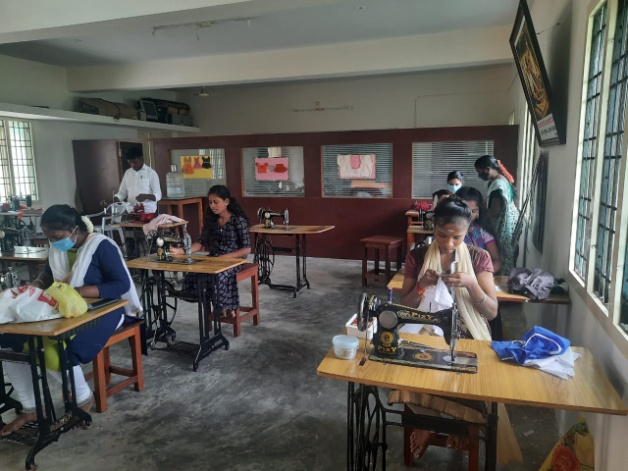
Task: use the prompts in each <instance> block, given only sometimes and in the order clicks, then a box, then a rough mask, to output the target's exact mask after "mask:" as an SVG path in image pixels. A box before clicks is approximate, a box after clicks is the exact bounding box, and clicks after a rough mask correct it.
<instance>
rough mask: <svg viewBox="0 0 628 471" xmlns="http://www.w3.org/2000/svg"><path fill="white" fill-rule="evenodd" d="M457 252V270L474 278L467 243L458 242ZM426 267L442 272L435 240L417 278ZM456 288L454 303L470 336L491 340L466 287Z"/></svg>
mask: <svg viewBox="0 0 628 471" xmlns="http://www.w3.org/2000/svg"><path fill="white" fill-rule="evenodd" d="M456 252H457V253H458V271H459V272H464V273H467V274H469V275H471V276H472V277H474V278H476V276H475V272H474V271H473V262H472V261H471V255H470V254H469V249H468V248H467V244H460V245H459V246H458V248H457V249H456ZM428 269H432V270H435V271H437V272H438V273H442V271H443V269H442V267H441V264H440V249H439V248H438V243H437V242H436V241H434V242H432V245H430V247H429V248H428V249H427V253H426V254H425V261H424V262H423V267H421V272H420V273H419V280H420V279H421V277H423V275H425V272H426V271H427V270H428ZM455 290H456V303H457V305H458V312H459V313H460V316H461V317H462V319H463V320H464V322H465V324H466V326H467V329H469V332H470V333H471V336H472V337H473V338H474V339H475V340H491V332H490V330H489V328H488V324H487V322H486V320H485V319H484V317H482V314H480V312H479V311H478V310H477V309H475V306H474V305H473V301H472V300H471V296H470V295H469V292H468V291H467V289H466V288H455Z"/></svg>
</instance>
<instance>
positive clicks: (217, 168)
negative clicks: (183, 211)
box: [164, 149, 227, 198]
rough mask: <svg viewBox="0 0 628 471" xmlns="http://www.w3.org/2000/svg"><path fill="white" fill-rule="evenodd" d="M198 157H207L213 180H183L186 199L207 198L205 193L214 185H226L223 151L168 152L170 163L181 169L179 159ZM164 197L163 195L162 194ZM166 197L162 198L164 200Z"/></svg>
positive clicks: (193, 150)
mask: <svg viewBox="0 0 628 471" xmlns="http://www.w3.org/2000/svg"><path fill="white" fill-rule="evenodd" d="M184 156H200V157H209V163H210V164H211V166H212V169H213V171H214V174H213V178H184V179H183V187H184V191H185V196H186V197H193V196H207V191H208V190H209V189H210V188H211V187H212V186H214V185H227V172H226V170H225V150H224V149H175V150H171V151H170V163H171V164H174V165H176V166H177V169H178V170H179V172H181V171H182V170H183V169H182V168H181V157H184ZM164 195H165V193H164ZM165 197H166V196H164V198H165Z"/></svg>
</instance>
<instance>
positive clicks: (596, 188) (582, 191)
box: [571, 0, 628, 338]
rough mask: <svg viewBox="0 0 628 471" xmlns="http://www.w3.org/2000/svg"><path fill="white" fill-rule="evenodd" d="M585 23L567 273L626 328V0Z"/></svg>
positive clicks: (600, 8)
mask: <svg viewBox="0 0 628 471" xmlns="http://www.w3.org/2000/svg"><path fill="white" fill-rule="evenodd" d="M589 22H590V24H589V35H588V49H587V51H588V56H587V57H586V63H585V83H584V87H583V95H584V99H583V107H582V112H581V114H582V116H581V125H580V128H581V130H580V133H581V134H580V141H581V142H580V143H581V151H580V156H579V161H578V172H577V176H578V181H577V187H576V188H577V196H578V199H577V201H576V207H575V208H574V213H575V215H576V221H575V223H574V227H573V236H572V251H571V272H572V274H574V276H576V277H577V278H578V279H579V280H580V282H581V283H582V285H583V286H584V288H585V289H586V291H587V292H588V293H590V297H591V298H592V299H594V300H597V304H598V306H600V309H599V310H600V311H601V312H602V313H603V314H604V315H605V316H607V317H608V319H609V321H608V322H609V327H610V326H612V327H613V328H616V326H617V325H619V327H620V328H621V329H622V330H623V332H624V333H628V266H627V265H626V263H627V262H628V252H627V251H626V243H627V242H628V241H627V237H628V220H627V217H626V215H625V214H624V215H622V211H620V210H618V208H621V207H622V206H625V205H626V204H628V192H626V191H624V186H625V183H626V177H627V171H626V156H625V154H626V145H625V142H624V141H625V136H624V130H625V127H626V105H627V104H628V68H627V64H628V0H608V1H603V2H598V4H597V5H595V6H594V7H593V9H592V12H591V16H590V17H589ZM608 38H612V39H613V40H612V41H609V40H608ZM622 203H623V204H622ZM624 338H625V336H624Z"/></svg>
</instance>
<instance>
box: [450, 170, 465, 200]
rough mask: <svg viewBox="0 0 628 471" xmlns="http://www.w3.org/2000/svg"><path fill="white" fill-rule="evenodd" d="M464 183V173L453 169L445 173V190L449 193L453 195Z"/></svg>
mask: <svg viewBox="0 0 628 471" xmlns="http://www.w3.org/2000/svg"><path fill="white" fill-rule="evenodd" d="M462 185H464V175H463V174H462V172H460V171H458V170H455V171H453V172H449V173H448V174H447V191H448V192H449V195H450V196H451V195H453V194H455V193H456V191H458V190H459V189H460V187H461V186H462Z"/></svg>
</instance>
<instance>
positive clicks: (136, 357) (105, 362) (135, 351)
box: [85, 319, 144, 412]
mask: <svg viewBox="0 0 628 471" xmlns="http://www.w3.org/2000/svg"><path fill="white" fill-rule="evenodd" d="M143 323H144V319H137V320H134V321H133V322H129V323H126V324H122V325H121V326H120V327H119V328H118V330H116V331H115V332H114V333H113V335H112V336H111V338H109V341H108V342H107V344H106V345H105V348H103V349H102V350H101V351H100V353H98V355H96V358H94V360H93V361H92V372H91V373H87V374H86V375H85V379H92V378H93V379H94V398H95V400H96V411H97V412H105V411H106V410H107V398H108V397H109V396H113V395H114V394H115V393H117V392H118V391H122V390H123V389H124V388H126V387H128V386H130V385H134V387H135V390H136V391H141V390H142V389H144V369H143V367H142V342H141V331H140V329H141V327H142V324H143ZM125 339H128V340H129V344H130V346H131V360H132V362H133V369H128V368H122V367H120V366H115V365H112V364H111V357H110V354H109V347H111V346H112V345H115V344H116V343H119V342H121V341H123V340H125ZM112 374H117V375H120V376H126V377H127V379H125V380H124V381H121V382H119V383H117V384H113V385H112V384H111V375H112Z"/></svg>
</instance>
